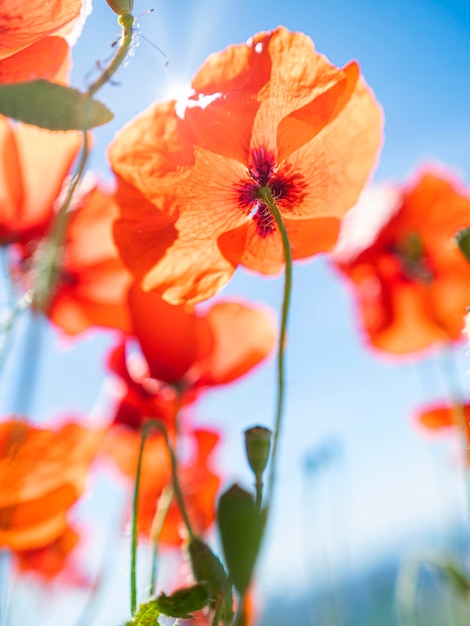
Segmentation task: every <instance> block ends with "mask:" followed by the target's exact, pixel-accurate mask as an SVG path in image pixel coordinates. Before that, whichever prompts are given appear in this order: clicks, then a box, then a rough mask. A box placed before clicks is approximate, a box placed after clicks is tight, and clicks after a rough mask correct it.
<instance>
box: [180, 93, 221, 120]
mask: <svg viewBox="0 0 470 626" xmlns="http://www.w3.org/2000/svg"><path fill="white" fill-rule="evenodd" d="M192 93H194V92H192ZM221 97H222V94H221V93H212V94H210V95H209V96H205V95H204V94H200V95H199V97H198V99H197V100H194V99H191V100H190V99H189V98H186V99H184V100H178V101H177V103H176V106H175V111H176V115H177V116H178V117H179V118H181V119H184V114H185V112H186V109H194V108H196V107H198V108H199V109H205V108H206V107H208V106H209V104H211V103H212V102H215V100H218V99H219V98H221Z"/></svg>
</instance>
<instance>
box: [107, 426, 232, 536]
mask: <svg viewBox="0 0 470 626" xmlns="http://www.w3.org/2000/svg"><path fill="white" fill-rule="evenodd" d="M219 439H220V437H219V435H218V434H217V433H215V432H211V431H207V430H201V429H197V430H194V431H192V432H191V433H189V437H188V440H189V441H190V442H191V443H192V444H193V454H192V458H190V459H189V460H188V461H186V462H184V463H180V465H179V481H180V486H181V490H182V493H183V499H184V501H185V506H186V509H187V513H188V516H189V518H190V521H191V524H192V526H193V529H194V531H195V532H196V533H198V534H204V532H205V531H206V530H207V529H208V528H209V526H210V525H211V524H212V522H213V521H214V517H215V498H216V495H217V490H218V488H219V483H220V480H219V477H218V476H217V474H215V473H214V471H213V470H212V469H211V467H210V462H211V456H212V455H213V452H214V449H215V447H216V445H217V443H218V441H219ZM189 441H188V443H189ZM139 447H140V435H139V434H138V433H136V432H135V431H133V430H131V429H129V428H125V427H114V428H112V429H111V430H110V432H109V433H108V436H107V439H106V442H105V447H104V452H105V454H106V455H108V456H109V457H111V458H112V459H113V460H114V461H115V462H116V463H117V465H118V467H119V469H120V470H121V472H123V473H124V475H126V476H129V478H131V479H132V480H134V478H135V474H136V470H137V458H138V452H139ZM171 485H172V474H171V464H170V458H169V455H168V450H167V446H166V444H165V442H164V440H163V437H161V436H160V435H156V436H150V437H148V439H147V441H146V444H145V449H144V454H143V459H142V474H141V483H140V497H139V509H138V531H139V533H140V534H141V535H143V536H146V537H151V534H152V528H153V523H154V518H155V512H156V510H157V506H158V502H159V499H160V496H161V495H162V492H163V490H164V488H165V487H169V486H171ZM185 538H186V529H185V526H184V523H183V520H182V517H181V513H180V511H179V508H178V506H177V504H176V501H175V500H174V499H173V500H172V502H171V504H170V507H169V510H168V513H167V515H166V517H165V522H164V524H163V527H162V530H161V534H160V541H161V542H162V543H163V544H167V545H179V544H180V543H181V542H182V541H183V539H185Z"/></svg>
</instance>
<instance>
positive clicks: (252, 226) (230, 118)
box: [109, 27, 382, 304]
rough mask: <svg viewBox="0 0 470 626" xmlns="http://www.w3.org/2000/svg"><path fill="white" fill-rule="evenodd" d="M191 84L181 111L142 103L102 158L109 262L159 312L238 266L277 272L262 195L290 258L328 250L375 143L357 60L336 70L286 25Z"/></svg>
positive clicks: (275, 240)
mask: <svg viewBox="0 0 470 626" xmlns="http://www.w3.org/2000/svg"><path fill="white" fill-rule="evenodd" d="M191 87H192V90H193V91H192V95H191V96H190V97H189V98H188V99H187V101H186V102H185V109H184V110H182V109H181V107H180V105H178V104H177V103H176V102H174V101H172V102H167V103H161V104H157V105H155V106H153V107H152V108H150V109H149V110H148V111H147V112H146V113H144V114H143V115H141V116H139V117H137V118H136V119H135V120H134V121H133V122H131V123H130V124H128V125H127V126H126V127H125V128H124V129H123V130H122V131H120V133H119V134H118V135H117V136H116V138H115V140H114V142H113V144H112V145H111V147H110V150H109V158H110V161H111V165H112V167H113V169H114V171H115V172H116V174H118V177H119V186H118V192H117V199H118V202H119V204H120V206H121V219H120V220H118V221H117V222H116V226H115V239H116V242H117V244H118V247H119V249H120V251H121V255H122V257H123V259H124V262H125V263H126V264H127V266H128V267H129V269H130V270H131V271H132V273H133V274H134V275H135V276H136V277H137V278H138V279H139V280H140V281H141V284H142V287H143V289H144V290H145V291H149V290H152V289H156V290H158V291H159V292H160V293H161V294H162V295H163V297H164V298H165V300H167V301H168V302H171V303H172V304H180V303H181V302H198V301H201V300H204V299H207V298H208V297H210V296H212V295H213V294H214V293H216V292H217V291H218V290H219V289H220V288H221V287H222V286H223V285H224V284H225V283H226V282H227V281H228V280H229V279H230V277H231V275H232V274H233V272H234V271H235V268H236V267H237V266H238V265H239V264H241V265H243V266H245V267H247V268H249V269H251V270H255V271H257V272H261V273H263V274H274V273H277V272H279V271H280V270H281V269H282V267H283V263H284V257H283V249H282V244H281V238H280V235H279V233H278V231H277V228H276V225H275V223H274V220H273V218H272V217H271V214H270V211H269V209H268V207H267V206H266V205H265V204H264V203H263V202H261V201H260V200H259V199H258V190H259V189H260V188H261V187H264V186H268V187H269V188H270V189H271V192H272V194H273V196H274V197H275V199H276V202H277V204H278V207H279V209H280V211H281V213H282V216H283V219H284V221H285V225H286V228H287V231H288V233H289V238H290V242H291V246H292V253H293V258H294V259H304V258H308V257H310V256H312V255H314V254H316V253H317V252H321V251H324V250H328V249H330V248H331V247H332V246H333V245H334V243H335V241H336V238H337V233H338V228H339V220H340V218H341V217H342V216H343V214H344V213H345V212H346V211H347V209H349V208H350V207H351V206H352V205H353V204H354V203H355V202H356V200H357V198H358V195H359V192H360V191H361V189H362V187H363V186H364V184H365V182H366V180H367V178H368V177H369V175H370V172H371V169H372V167H373V164H374V162H375V160H376V158H377V153H378V149H379V145H380V143H381V136H382V133H381V127H382V114H381V111H380V108H379V106H378V105H377V103H376V101H375V99H374V97H373V95H372V93H371V91H370V90H369V89H368V87H367V86H366V85H365V83H364V81H363V80H362V78H361V77H360V75H359V69H358V66H357V64H356V63H354V62H352V63H350V64H348V65H347V66H346V67H344V68H343V69H338V68H336V67H334V66H333V65H331V64H330V63H329V62H328V60H327V59H326V58H325V57H324V56H322V55H320V54H318V53H317V52H315V50H314V47H313V43H312V41H311V40H310V39H309V38H308V37H306V36H305V35H303V34H301V33H291V32H289V31H287V30H286V29H285V28H281V27H280V28H277V29H276V30H274V31H272V32H267V33H260V34H258V35H256V36H255V37H253V39H251V40H250V41H249V42H248V43H247V44H242V45H236V46H230V47H229V48H227V49H226V50H225V51H223V52H220V53H217V54H213V55H211V56H210V57H209V58H208V59H207V61H206V62H205V63H204V64H203V66H202V67H201V69H200V70H199V72H198V73H197V74H196V76H195V78H194V79H193V81H192V83H191Z"/></svg>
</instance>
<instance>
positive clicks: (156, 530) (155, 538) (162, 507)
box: [150, 485, 175, 595]
mask: <svg viewBox="0 0 470 626" xmlns="http://www.w3.org/2000/svg"><path fill="white" fill-rule="evenodd" d="M174 493H175V492H174V491H173V487H171V486H170V485H167V486H166V487H164V488H163V491H162V493H161V496H160V497H159V499H158V505H157V510H156V511H155V517H154V518H153V523H152V530H151V532H150V538H151V540H152V558H151V570H150V595H152V594H154V593H155V588H156V586H157V562H158V542H159V540H160V535H161V532H162V529H163V524H164V523H165V519H166V516H167V514H168V511H169V510H170V505H171V502H172V500H173V496H174Z"/></svg>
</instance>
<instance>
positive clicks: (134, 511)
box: [131, 426, 149, 616]
mask: <svg viewBox="0 0 470 626" xmlns="http://www.w3.org/2000/svg"><path fill="white" fill-rule="evenodd" d="M148 434H149V429H148V428H146V427H145V426H144V428H142V436H141V440H140V448H139V457H138V459H137V470H136V474H135V483H134V497H133V500H132V531H131V615H132V616H134V615H135V612H136V610H137V531H138V528H137V519H138V516H139V492H140V477H141V474H142V459H143V456H144V446H145V441H146V439H147V436H148Z"/></svg>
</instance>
